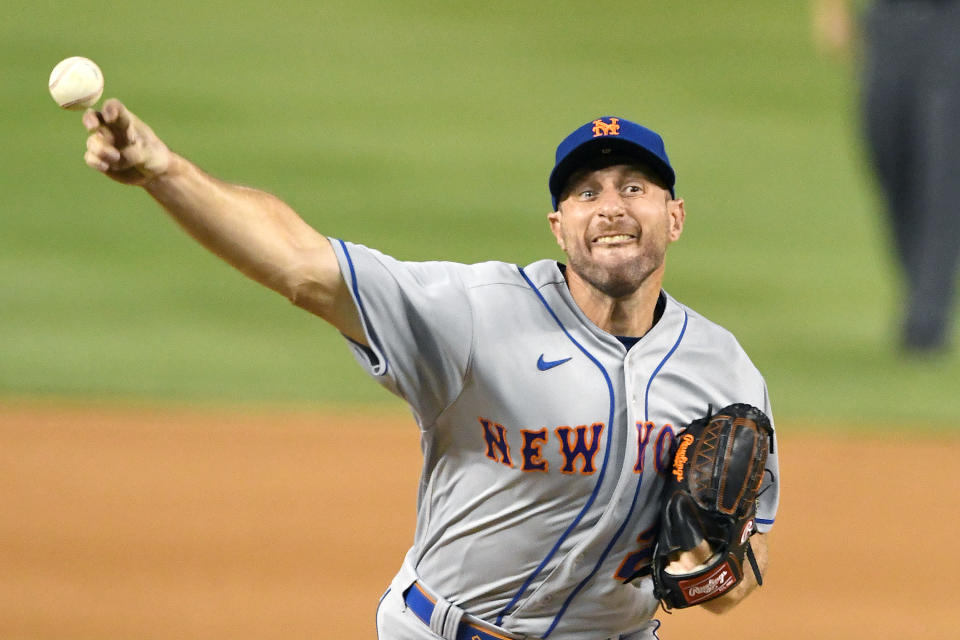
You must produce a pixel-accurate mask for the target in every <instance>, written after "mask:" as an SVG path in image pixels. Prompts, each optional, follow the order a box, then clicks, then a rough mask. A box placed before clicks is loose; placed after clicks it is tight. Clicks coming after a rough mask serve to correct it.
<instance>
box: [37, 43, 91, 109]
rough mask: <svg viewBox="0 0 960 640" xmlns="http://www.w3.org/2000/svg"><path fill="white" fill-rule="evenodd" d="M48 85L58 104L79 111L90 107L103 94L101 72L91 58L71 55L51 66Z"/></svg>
mask: <svg viewBox="0 0 960 640" xmlns="http://www.w3.org/2000/svg"><path fill="white" fill-rule="evenodd" d="M49 87H50V95H51V96H53V99H54V100H55V101H56V103H57V104H58V105H60V106H61V107H63V108H64V109H70V110H71V111H79V110H81V109H86V108H87V107H92V106H93V105H95V104H96V103H97V100H99V99H100V96H101V95H103V73H101V71H100V67H98V66H97V63H95V62H94V61H93V60H90V59H89V58H84V57H81V56H73V57H70V58H67V59H65V60H61V61H60V62H59V63H57V66H55V67H54V68H53V71H52V72H51V73H50V83H49Z"/></svg>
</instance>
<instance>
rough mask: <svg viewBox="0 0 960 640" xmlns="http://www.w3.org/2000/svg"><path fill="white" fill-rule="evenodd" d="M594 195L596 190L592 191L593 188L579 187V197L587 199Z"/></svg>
mask: <svg viewBox="0 0 960 640" xmlns="http://www.w3.org/2000/svg"><path fill="white" fill-rule="evenodd" d="M595 195H597V192H596V191H594V190H593V189H581V190H580V199H581V200H589V199H590V198H592V197H594V196H595Z"/></svg>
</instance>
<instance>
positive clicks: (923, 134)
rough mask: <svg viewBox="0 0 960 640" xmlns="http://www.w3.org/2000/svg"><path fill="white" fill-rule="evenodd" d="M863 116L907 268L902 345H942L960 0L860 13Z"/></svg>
mask: <svg viewBox="0 0 960 640" xmlns="http://www.w3.org/2000/svg"><path fill="white" fill-rule="evenodd" d="M865 35H866V47H867V51H866V69H865V72H864V73H865V76H864V95H863V108H864V122H865V124H866V137H867V142H868V145H869V148H870V153H871V155H872V160H873V162H874V166H875V170H876V175H877V177H878V180H879V182H880V185H881V187H882V189H883V193H884V196H885V199H886V202H887V205H888V209H889V212H890V223H891V228H892V239H893V242H894V243H895V248H896V252H897V257H898V259H899V262H900V264H901V266H902V268H903V273H904V277H905V280H904V285H905V289H906V291H905V296H904V298H905V300H904V302H905V309H904V319H903V335H902V339H903V346H904V347H905V348H906V349H908V350H911V351H924V352H926V351H936V350H941V349H945V348H946V347H947V343H948V341H949V337H950V336H949V334H950V330H951V325H952V320H951V318H952V309H953V305H954V291H955V286H956V279H957V270H958V258H960V0H886V1H884V0H880V1H878V2H876V3H875V4H873V5H872V6H871V7H870V8H869V9H868V10H867V13H866V15H865Z"/></svg>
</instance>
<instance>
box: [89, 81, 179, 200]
mask: <svg viewBox="0 0 960 640" xmlns="http://www.w3.org/2000/svg"><path fill="white" fill-rule="evenodd" d="M83 126H85V127H86V128H87V131H89V132H90V136H89V137H88V138H87V152H86V154H85V155H84V160H85V161H86V163H87V165H89V166H90V167H92V168H94V169H96V170H97V171H100V172H101V173H103V174H105V175H107V176H108V177H110V178H112V179H114V180H116V181H117V182H122V183H123V184H130V185H138V186H143V185H146V184H147V183H148V182H150V181H151V180H152V179H153V178H155V177H156V176H158V175H160V174H162V173H164V172H165V171H166V170H167V168H168V167H169V165H170V158H171V154H170V150H169V149H168V148H167V146H166V145H165V144H164V143H163V141H161V140H160V138H158V137H157V136H156V134H154V133H153V130H152V129H151V128H150V127H148V126H147V125H146V124H144V123H143V122H141V120H140V119H139V118H138V117H137V116H135V115H133V113H131V112H130V111H129V110H128V109H127V108H126V107H125V106H123V103H122V102H120V101H119V100H117V99H116V98H111V99H110V100H107V101H106V102H105V103H104V104H103V109H102V110H101V111H95V110H93V109H88V110H87V111H86V113H84V114H83Z"/></svg>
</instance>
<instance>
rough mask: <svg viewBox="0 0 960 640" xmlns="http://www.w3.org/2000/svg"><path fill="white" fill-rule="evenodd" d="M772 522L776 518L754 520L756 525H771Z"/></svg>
mask: <svg viewBox="0 0 960 640" xmlns="http://www.w3.org/2000/svg"><path fill="white" fill-rule="evenodd" d="M774 520H776V518H772V519H770V520H768V519H766V518H756V521H757V524H773V522H774Z"/></svg>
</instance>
